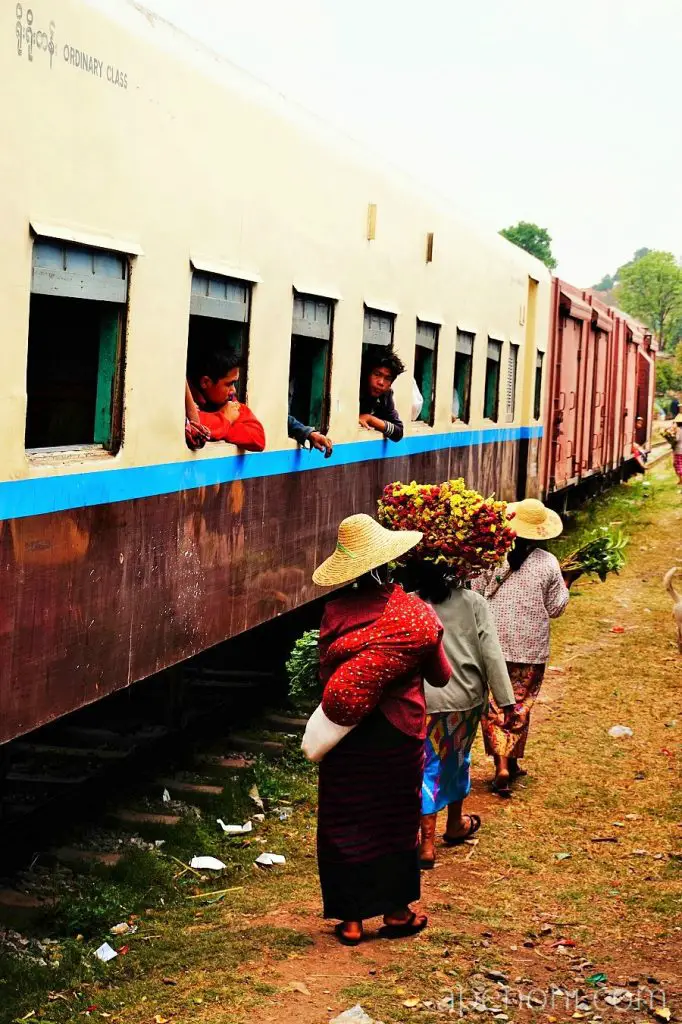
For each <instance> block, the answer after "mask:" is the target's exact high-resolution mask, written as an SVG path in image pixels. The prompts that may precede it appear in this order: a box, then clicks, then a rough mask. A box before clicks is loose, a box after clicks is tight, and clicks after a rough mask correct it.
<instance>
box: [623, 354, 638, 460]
mask: <svg viewBox="0 0 682 1024" xmlns="http://www.w3.org/2000/svg"><path fill="white" fill-rule="evenodd" d="M626 347H627V356H626V362H625V401H624V404H623V431H624V432H623V458H624V459H625V460H628V459H631V458H632V438H633V433H634V427H635V415H636V404H637V343H636V342H635V341H634V340H633V337H632V335H631V334H628V342H627V346H626Z"/></svg>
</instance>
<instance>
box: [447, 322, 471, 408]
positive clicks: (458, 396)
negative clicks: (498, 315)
mask: <svg viewBox="0 0 682 1024" xmlns="http://www.w3.org/2000/svg"><path fill="white" fill-rule="evenodd" d="M473 359H474V335H473V334H469V333H468V332H467V331H457V348H456V350H455V379H454V384H453V389H452V422H453V423H454V422H455V420H461V422H462V423H468V422H469V415H470V409H471V376H472V367H473Z"/></svg>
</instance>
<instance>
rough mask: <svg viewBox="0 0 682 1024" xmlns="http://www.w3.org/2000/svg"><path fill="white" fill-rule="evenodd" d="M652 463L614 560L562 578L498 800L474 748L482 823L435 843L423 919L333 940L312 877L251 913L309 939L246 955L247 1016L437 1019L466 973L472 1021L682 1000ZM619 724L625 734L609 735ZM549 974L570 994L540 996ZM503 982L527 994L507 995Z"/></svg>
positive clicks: (665, 503) (674, 693) (662, 505)
mask: <svg viewBox="0 0 682 1024" xmlns="http://www.w3.org/2000/svg"><path fill="white" fill-rule="evenodd" d="M657 472H658V479H659V481H663V482H662V483H659V485H658V486H656V485H655V486H654V492H655V493H654V494H653V497H651V498H650V499H648V502H645V503H644V504H643V505H642V507H641V508H639V509H636V510H634V511H633V515H634V516H636V518H637V520H638V523H639V526H638V530H635V531H631V532H632V542H631V545H630V552H629V561H628V566H627V569H626V571H625V572H624V573H623V575H622V577H620V578H615V579H612V580H610V581H609V582H608V583H607V584H605V585H600V584H589V583H588V584H582V585H580V586H578V587H576V592H575V594H574V595H573V597H572V601H571V605H570V608H569V610H568V612H567V614H566V616H565V617H564V619H563V620H562V621H561V622H560V623H559V624H558V626H557V629H556V631H555V634H554V638H553V653H552V662H551V664H552V671H550V672H549V673H548V676H547V682H546V685H545V687H544V690H543V695H542V699H541V704H540V707H539V708H538V711H537V713H536V714H535V719H534V723H533V727H532V741H531V743H530V744H529V755H528V758H527V767H528V769H529V771H530V776H529V779H528V781H527V783H526V784H525V785H524V786H520V787H519V788H518V791H517V795H516V796H515V798H514V799H513V800H512V801H511V802H509V803H501V802H500V801H499V800H497V799H496V798H495V797H493V796H492V795H491V794H490V793H489V790H488V778H489V765H488V763H487V760H486V759H485V757H484V756H483V753H482V750H481V748H480V746H479V747H477V751H476V755H475V759H474V761H475V768H474V791H473V794H472V796H471V798H470V809H471V810H475V811H477V812H479V813H480V814H481V815H482V817H483V820H484V828H483V830H482V832H481V833H480V841H479V843H478V844H477V845H471V846H467V847H464V848H462V849H459V850H457V851H450V850H445V849H443V850H441V852H440V859H439V863H438V866H437V869H436V870H435V871H434V872H433V873H432V874H426V875H425V876H423V900H422V906H423V908H424V909H425V910H426V911H427V912H428V913H429V916H430V922H431V926H430V928H429V930H428V931H427V932H425V933H424V934H423V935H421V936H419V937H418V938H414V939H411V940H403V941H402V942H386V941H382V940H380V939H377V938H375V937H374V936H371V938H370V939H369V941H367V942H366V943H364V944H363V945H362V946H361V947H359V948H357V949H353V950H349V949H346V948H343V947H340V946H339V945H338V944H337V942H336V941H335V939H334V938H333V936H332V935H331V926H330V924H329V923H327V922H324V921H322V920H321V919H320V916H319V901H318V894H317V891H316V886H315V879H314V877H313V876H312V874H311V875H310V877H309V880H308V883H307V885H306V886H305V887H304V889H303V892H302V893H301V900H300V901H299V903H298V906H297V908H296V909H295V910H294V909H292V907H291V906H286V905H285V906H283V907H280V908H277V909H276V910H273V912H272V913H270V914H269V915H267V917H265V918H263V917H261V918H255V919H254V920H253V923H254V924H256V923H259V924H269V925H274V924H277V925H279V926H284V927H287V928H292V929H295V930H296V931H298V932H301V933H304V934H306V935H308V936H309V937H310V939H311V941H312V945H311V946H310V948H309V950H308V951H306V952H303V953H298V954H296V955H295V956H294V957H290V958H289V959H287V960H286V961H284V962H283V963H281V962H280V963H277V964H273V963H264V964H262V965H260V966H259V967H258V968H257V974H258V976H260V978H261V979H262V980H267V981H269V982H270V983H271V984H272V985H273V986H276V987H277V992H276V993H275V994H273V995H272V996H270V997H268V998H265V999H264V1000H263V1002H262V1004H261V1005H260V1006H259V1007H258V1008H256V1009H251V1010H250V1011H249V1013H248V1021H249V1024H265V1022H275V1021H277V1022H280V1021H285V1020H286V1021H295V1022H297V1024H317V1022H323V1021H326V1020H328V1019H329V1018H330V1017H333V1016H334V1015H335V1014H337V1013H339V1012H340V1011H341V1010H344V1009H346V1008H348V1007H350V1006H352V1005H353V1004H355V1003H357V1002H360V1003H361V1004H362V1006H363V1008H364V1009H365V1010H366V1011H367V1012H368V1013H369V1014H370V1015H371V1016H372V1017H374V1018H378V1019H380V1020H382V1021H385V1022H389V1021H397V1020H413V1019H415V1016H416V1017H418V1018H420V1019H429V1018H431V1017H434V1019H435V1013H436V1011H437V1004H438V1002H439V1001H440V1000H442V999H444V998H446V997H447V994H448V993H449V992H451V991H453V990H454V992H455V1001H454V1009H455V1011H457V1012H458V1011H459V1006H460V1002H459V1000H460V993H461V994H462V999H463V1000H465V1001H467V1002H469V1001H470V1000H471V999H472V996H473V995H474V991H475V989H476V986H477V985H478V986H479V989H481V990H482V987H483V986H484V985H485V987H486V989H487V1004H486V1005H487V1007H488V1009H490V1008H491V1007H492V1008H494V1007H499V1010H500V1012H499V1013H498V1014H494V1013H490V1012H488V1013H486V1012H485V1009H484V1008H482V1006H479V1007H478V1009H477V1008H473V1009H472V1008H471V1006H470V1007H469V1010H468V1014H469V1016H470V1017H471V1016H473V1017H474V1018H475V1017H476V1016H478V1015H480V1016H481V1017H482V1019H484V1020H486V1019H487V1020H492V1019H497V1020H498V1021H500V1022H503V1021H504V1020H505V1019H507V1020H508V1019H510V1018H511V1019H512V1020H514V1019H524V1018H525V1017H526V1016H528V1015H529V1014H535V1013H538V1012H539V1013H541V1014H542V1019H543V1020H546V1021H548V1022H549V1024H552V1022H553V1021H555V1020H567V1019H573V1018H575V1019H580V1018H583V1017H584V1018H585V1019H587V1020H590V1021H591V1020H595V1019H597V1020H608V1019H609V1018H614V1019H619V1018H623V1017H625V1018H626V1019H630V1020H633V1021H637V1020H642V1019H644V1018H645V1017H647V1016H650V1015H651V1014H652V1012H654V1013H655V1012H656V1011H655V1007H656V1006H657V1005H658V1002H657V1001H656V998H654V999H653V1001H652V998H651V997H650V995H649V994H648V993H649V990H653V989H664V990H665V992H666V997H667V1001H668V1003H669V1004H671V1005H672V1007H673V1011H672V1012H673V1016H672V1019H673V1020H674V1019H675V1012H676V1011H677V1013H680V1012H682V1006H681V1004H680V990H681V987H682V972H681V971H680V965H679V961H680V958H681V957H682V928H681V925H682V798H681V793H680V773H679V768H680V736H681V735H682V711H681V710H680V695H681V694H682V689H681V687H680V683H681V680H680V666H681V664H682V662H681V660H680V657H679V655H678V653H677V649H676V645H675V642H674V636H673V626H672V621H671V616H670V600H669V598H668V596H667V595H666V594H665V593H664V591H663V588H662V586H661V577H662V575H663V573H664V571H665V570H666V569H668V568H669V567H670V566H671V565H672V564H674V563H675V561H677V562H678V563H679V564H682V501H681V500H680V497H679V496H678V494H677V493H676V492H675V490H674V489H673V488H672V486H670V480H669V470H668V469H667V468H664V469H661V470H659V471H657ZM649 523H651V525H649ZM628 529H629V530H631V528H630V527H629V528H628ZM616 723H621V724H625V725H629V726H630V727H632V728H633V730H634V736H633V737H632V738H631V739H625V740H614V739H611V738H609V736H608V734H607V733H608V729H609V728H610V726H612V725H614V724H616ZM311 839H312V836H309V839H308V842H310V841H311ZM308 852H311V851H310V850H309V851H308ZM562 939H563V940H565V941H564V942H561V941H560V940H562ZM491 971H492V972H493V974H492V975H491V974H490V972H491ZM496 971H497V972H499V973H500V977H499V978H497V979H496V978H495V976H494V975H495V972H496ZM597 974H605V975H606V976H607V982H606V988H605V989H604V990H603V991H602V996H603V994H604V992H607V993H608V992H609V991H611V989H612V988H613V987H614V986H615V987H618V986H622V987H623V988H627V989H628V990H629V992H630V993H632V996H631V997H626V996H623V995H619V994H618V993H616V995H615V996H614V995H611V996H610V997H609V998H610V999H611V1000H617V999H620V1000H621V1002H620V1005H616V1004H615V1003H604V1002H603V1001H601V1000H599V1002H598V1005H597V1004H596V1003H595V999H597V997H596V996H595V995H594V993H595V991H598V990H599V985H598V984H596V983H595V982H594V981H593V982H592V983H591V984H590V983H588V982H587V981H586V979H587V978H593V977H594V975H597ZM499 982H501V984H505V983H508V984H509V985H510V986H511V990H512V994H511V995H508V996H507V997H505V990H504V989H503V988H501V985H500V984H498V983H499ZM292 983H293V989H292V988H291V986H292ZM551 986H558V987H560V988H561V989H562V990H563V992H564V993H565V992H567V991H574V992H575V991H576V990H577V991H578V992H583V993H585V995H583V996H580V995H574V996H570V997H566V996H565V995H556V994H555V995H554V997H552V995H551ZM514 991H518V992H520V993H521V995H522V999H523V997H525V996H527V995H528V993H530V994H531V999H532V1000H534V1004H535V1005H534V1006H533V1007H532V1008H529V1007H527V1006H523V1005H521V1006H518V1005H517V1004H516V1001H515V996H514V994H513V992H514ZM638 998H639V1003H637V999H638ZM477 1001H478V1003H479V1004H482V1005H483V1004H484V1003H486V1001H485V999H481V998H480V997H479V998H478V1000H477ZM578 1004H580V1006H579V1005H578ZM445 1005H446V1004H442V1006H445ZM216 1019H217V1018H216ZM221 1019H222V1018H221ZM658 1019H660V1020H665V1019H667V1017H666V1013H665V1011H663V1013H662V1015H661V1011H658Z"/></svg>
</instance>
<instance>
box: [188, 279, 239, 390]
mask: <svg viewBox="0 0 682 1024" xmlns="http://www.w3.org/2000/svg"><path fill="white" fill-rule="evenodd" d="M250 315H251V284H250V282H249V281H240V280H237V278H233V277H222V276H221V275H219V274H208V273H203V272H199V271H197V270H195V271H193V273H192V292H191V296H190V304H189V336H188V340H187V364H188V366H191V365H192V364H195V363H196V362H197V361H199V362H200V361H201V353H202V352H207V351H215V350H220V349H229V350H230V351H232V352H236V353H237V355H239V356H240V357H241V359H242V372H241V374H240V376H239V386H238V391H239V399H240V401H242V402H243V401H245V400H246V384H247V369H248V367H247V362H248V351H249V320H250Z"/></svg>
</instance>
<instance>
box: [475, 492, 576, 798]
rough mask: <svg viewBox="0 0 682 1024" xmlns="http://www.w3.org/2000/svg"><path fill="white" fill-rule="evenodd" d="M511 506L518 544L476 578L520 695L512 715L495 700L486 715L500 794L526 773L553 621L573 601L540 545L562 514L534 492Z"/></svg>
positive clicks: (557, 530) (559, 528)
mask: <svg viewBox="0 0 682 1024" xmlns="http://www.w3.org/2000/svg"><path fill="white" fill-rule="evenodd" d="M507 511H508V515H509V516H510V517H512V518H513V522H512V524H511V525H512V528H513V530H514V531H515V533H516V538H517V539H516V542H515V544H514V548H513V549H512V551H510V552H509V554H508V555H507V561H506V564H505V565H504V566H503V567H502V569H501V570H496V571H493V572H492V573H488V574H487V575H486V576H484V577H481V578H479V579H477V580H474V581H473V584H472V586H473V587H474V588H475V589H476V590H478V591H479V592H480V593H482V594H483V596H484V597H486V598H487V599H488V601H489V604H490V609H491V612H492V616H493V620H494V622H495V626H496V628H497V635H498V637H499V640H500V645H501V647H502V653H503V654H504V657H505V659H506V662H507V668H508V670H509V676H510V679H511V682H512V686H513V688H514V694H515V696H516V707H515V708H514V712H513V714H512V715H511V716H509V715H505V714H504V713H503V711H502V710H501V709H500V708H499V706H498V705H497V704H496V703H495V702H493V701H491V703H490V707H489V709H488V711H487V712H486V714H484V716H483V719H482V727H483V739H484V742H485V749H486V753H487V754H490V755H492V756H493V758H494V759H495V781H494V783H493V788H494V789H495V791H496V792H497V793H499V794H500V796H509V795H510V794H511V790H510V788H509V784H510V781H512V780H513V779H515V778H517V777H518V776H521V775H525V774H526V772H525V771H523V770H522V769H521V768H520V767H519V763H518V762H519V759H520V758H522V757H523V756H524V753H525V748H526V740H527V738H528V728H529V725H530V714H531V710H532V708H533V705H534V703H535V701H536V700H537V698H538V694H539V693H540V687H541V686H542V679H543V676H544V674H545V667H546V665H547V661H548V660H549V623H550V619H555V618H557V617H558V616H559V615H561V614H562V612H563V611H564V609H565V608H566V605H567V603H568V588H567V586H566V583H565V582H564V579H563V576H562V574H561V569H560V566H559V562H558V561H557V559H556V558H555V557H554V555H552V554H550V553H549V552H548V551H544V550H543V549H542V547H541V546H540V545H541V543H542V542H543V541H546V540H550V539H551V538H552V537H558V536H559V534H560V533H561V532H562V530H563V524H562V522H561V519H560V517H559V516H558V515H557V514H556V512H553V511H552V510H551V509H549V508H546V507H545V506H544V505H543V504H542V502H541V501H537V500H536V499H535V498H526V499H525V500H524V501H519V502H517V503H516V504H514V505H509V506H508V509H507Z"/></svg>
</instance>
